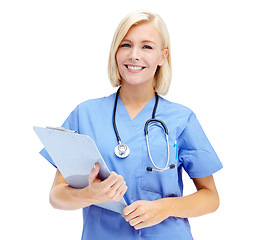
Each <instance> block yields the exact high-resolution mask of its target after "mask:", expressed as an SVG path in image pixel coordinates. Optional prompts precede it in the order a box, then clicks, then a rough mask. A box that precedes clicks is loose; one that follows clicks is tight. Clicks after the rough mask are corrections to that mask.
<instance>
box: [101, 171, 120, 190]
mask: <svg viewBox="0 0 257 240" xmlns="http://www.w3.org/2000/svg"><path fill="white" fill-rule="evenodd" d="M122 181H123V177H122V176H121V175H118V174H117V173H115V172H111V174H110V176H109V177H108V178H106V179H105V180H104V181H103V182H102V185H103V187H104V188H111V187H114V189H117V188H118V187H119V186H120V184H121V182H122ZM117 182H118V184H117V185H116V186H115V184H116V183H117Z"/></svg>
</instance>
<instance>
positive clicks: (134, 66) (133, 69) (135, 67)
mask: <svg viewBox="0 0 257 240" xmlns="http://www.w3.org/2000/svg"><path fill="white" fill-rule="evenodd" d="M125 67H126V68H127V69H129V70H132V71H141V70H143V69H145V67H144V66H138V65H126V64H125Z"/></svg>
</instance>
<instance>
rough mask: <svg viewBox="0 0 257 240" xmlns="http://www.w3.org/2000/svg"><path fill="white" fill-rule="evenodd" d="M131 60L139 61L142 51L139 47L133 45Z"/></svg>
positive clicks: (130, 54) (130, 53)
mask: <svg viewBox="0 0 257 240" xmlns="http://www.w3.org/2000/svg"><path fill="white" fill-rule="evenodd" d="M129 60H132V61H133V60H134V61H138V60H140V51H139V49H138V48H136V47H132V48H130V52H129Z"/></svg>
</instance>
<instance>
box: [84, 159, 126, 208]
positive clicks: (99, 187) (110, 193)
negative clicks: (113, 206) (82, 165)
mask: <svg viewBox="0 0 257 240" xmlns="http://www.w3.org/2000/svg"><path fill="white" fill-rule="evenodd" d="M99 170H100V166H99V164H98V163H96V164H95V166H94V168H92V170H91V173H90V174H89V176H88V181H89V185H88V187H87V190H88V191H89V193H90V196H91V198H92V201H93V204H97V203H102V202H118V201H120V200H121V198H122V197H123V195H124V194H125V192H126V191H127V189H128V187H127V186H126V182H125V181H124V179H123V177H122V176H121V175H118V174H117V173H115V172H111V174H110V176H109V177H108V178H107V179H105V180H104V181H101V180H100V179H99V178H98V177H97V175H98V173H99Z"/></svg>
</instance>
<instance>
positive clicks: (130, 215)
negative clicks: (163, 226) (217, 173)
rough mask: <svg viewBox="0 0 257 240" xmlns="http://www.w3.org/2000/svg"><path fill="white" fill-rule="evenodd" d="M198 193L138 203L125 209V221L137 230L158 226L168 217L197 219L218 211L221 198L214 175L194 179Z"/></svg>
mask: <svg viewBox="0 0 257 240" xmlns="http://www.w3.org/2000/svg"><path fill="white" fill-rule="evenodd" d="M193 181H194V184H195V186H196V188H197V192H195V193H194V194H191V195H188V196H185V197H174V198H162V199H159V200H156V201H137V202H134V203H133V204H131V205H130V206H128V207H126V208H124V210H123V216H124V217H125V220H126V221H128V222H129V223H130V225H131V226H134V228H135V229H140V228H144V227H150V226H153V225H156V224H158V223H160V222H162V221H163V220H165V219H166V218H168V217H179V218H190V217H197V216H201V215H204V214H207V213H211V212H214V211H216V210H217V208H218V206H219V196H218V192H217V189H216V187H215V183H214V180H213V177H212V175H211V176H208V177H203V178H195V179H193Z"/></svg>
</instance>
